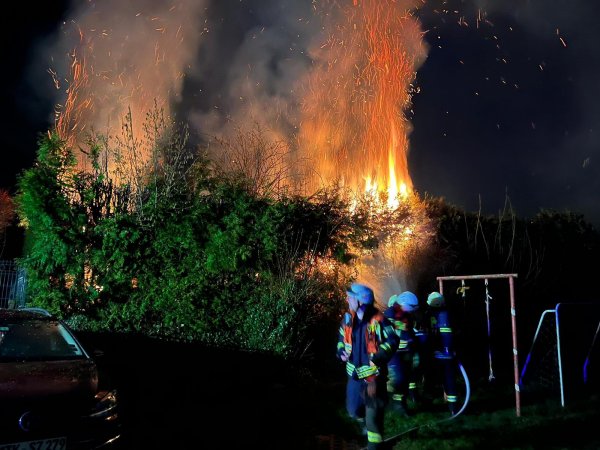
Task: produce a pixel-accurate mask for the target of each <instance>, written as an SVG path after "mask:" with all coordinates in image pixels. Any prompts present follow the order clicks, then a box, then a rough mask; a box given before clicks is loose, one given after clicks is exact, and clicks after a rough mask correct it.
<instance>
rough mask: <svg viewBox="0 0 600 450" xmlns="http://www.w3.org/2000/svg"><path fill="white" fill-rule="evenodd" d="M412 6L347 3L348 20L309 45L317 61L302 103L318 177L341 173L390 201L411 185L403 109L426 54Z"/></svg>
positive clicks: (373, 0) (355, 186)
mask: <svg viewBox="0 0 600 450" xmlns="http://www.w3.org/2000/svg"><path fill="white" fill-rule="evenodd" d="M416 6H417V5H416V2H413V1H408V0H407V1H404V2H399V1H395V0H364V1H362V2H360V3H359V2H358V1H356V0H355V1H354V2H353V6H349V7H346V8H344V9H343V14H344V16H345V17H346V18H347V23H346V24H345V25H336V26H335V27H331V29H334V30H335V32H334V34H332V35H330V36H329V37H328V39H327V41H326V42H325V43H323V44H322V45H321V46H320V47H319V48H318V49H315V50H314V52H313V53H314V56H315V59H316V60H317V61H319V62H320V65H319V66H318V67H317V69H316V70H315V71H314V73H313V74H312V75H311V76H310V79H309V80H308V85H309V86H310V88H309V90H308V93H307V96H306V97H305V101H304V103H303V121H302V127H301V130H300V137H299V139H300V146H301V148H302V150H303V151H304V152H306V154H307V157H309V158H310V157H311V155H320V156H319V157H318V161H317V167H318V169H317V171H318V175H319V177H320V178H319V179H318V180H316V181H315V182H316V183H318V184H327V183H331V182H332V181H335V180H338V181H341V182H342V183H343V184H344V185H346V186H347V187H349V188H351V189H352V190H353V191H354V192H355V193H359V192H362V191H363V190H364V191H366V192H368V193H371V194H373V195H375V194H376V195H377V196H379V195H380V194H382V193H387V197H388V199H387V205H388V207H390V208H395V207H397V206H398V201H399V198H400V197H402V196H406V195H408V193H409V192H410V191H411V190H412V180H411V178H410V175H409V173H408V165H407V153H408V147H409V141H408V134H409V132H410V124H409V122H408V120H406V118H405V115H404V112H405V111H406V110H407V109H408V107H409V105H410V103H411V95H412V89H413V88H412V84H413V82H414V80H415V74H416V69H417V67H418V65H419V64H420V63H421V62H422V61H423V60H424V58H425V55H426V48H425V44H424V42H423V39H422V32H421V30H420V24H419V22H418V21H417V19H416V18H415V17H414V16H413V15H412V13H411V11H412V10H413V9H414V8H415V7H416ZM324 16H325V21H326V22H327V21H328V20H335V19H329V17H332V16H333V14H325V15H324ZM326 26H327V24H326ZM363 182H364V184H363ZM313 187H314V188H316V187H318V186H313Z"/></svg>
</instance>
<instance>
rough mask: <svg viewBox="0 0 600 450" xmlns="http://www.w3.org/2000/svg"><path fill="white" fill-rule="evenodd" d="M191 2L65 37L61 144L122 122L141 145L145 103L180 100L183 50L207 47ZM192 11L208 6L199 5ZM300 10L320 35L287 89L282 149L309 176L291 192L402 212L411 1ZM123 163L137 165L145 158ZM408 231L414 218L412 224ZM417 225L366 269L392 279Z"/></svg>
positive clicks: (329, 3) (88, 19) (97, 15)
mask: <svg viewBox="0 0 600 450" xmlns="http://www.w3.org/2000/svg"><path fill="white" fill-rule="evenodd" d="M193 3H194V2H183V3H180V4H177V6H174V7H171V8H169V9H168V10H165V11H163V12H162V15H150V14H142V13H140V12H135V11H133V10H127V11H121V14H120V15H119V18H118V19H114V20H119V21H125V26H123V27H120V28H118V27H117V26H114V28H108V27H103V25H102V23H98V24H96V23H94V20H98V21H100V22H102V21H104V22H106V23H113V22H111V20H110V19H111V17H112V16H111V17H109V18H108V19H107V17H104V16H103V14H106V10H108V9H110V8H109V7H107V8H104V9H103V10H102V12H101V11H100V8H98V9H97V11H96V12H94V13H93V14H90V15H89V16H87V15H84V16H82V20H83V21H84V22H81V21H79V22H77V23H76V26H74V27H71V30H76V32H75V33H74V34H75V35H76V36H77V38H78V40H77V44H76V48H75V49H74V50H73V51H72V52H71V53H70V54H69V61H70V71H69V75H68V76H67V77H66V78H67V81H68V82H67V83H66V86H67V88H66V90H65V94H66V96H65V100H64V102H63V104H62V106H61V107H60V109H59V110H58V112H57V119H56V128H57V130H58V131H59V133H60V135H61V137H62V138H63V139H65V140H67V141H68V142H70V143H71V144H81V143H82V141H83V139H84V133H85V132H86V131H90V130H92V129H93V130H95V131H98V132H101V133H107V134H109V135H113V136H114V135H115V134H118V132H119V130H120V128H121V123H120V121H122V120H123V117H124V116H125V115H126V113H127V112H128V111H129V113H130V117H132V116H133V118H134V120H133V122H132V124H130V128H128V129H127V131H128V133H130V134H131V138H132V140H133V141H134V142H137V141H138V140H140V141H141V140H143V136H142V134H143V130H142V129H141V124H142V122H143V118H144V116H145V114H147V112H148V110H150V109H151V107H152V104H153V102H157V101H158V102H159V106H160V107H162V108H165V109H167V112H168V108H169V101H173V100H174V99H175V100H176V99H178V96H179V95H180V92H181V89H182V83H183V78H184V77H185V75H184V72H185V71H186V70H187V69H188V68H189V67H190V66H191V64H192V62H193V61H192V58H193V55H194V51H193V49H194V48H195V47H194V45H191V46H185V45H184V44H183V43H184V42H187V43H188V44H189V42H190V41H192V42H200V41H202V40H203V39H204V38H206V39H208V31H209V28H210V27H209V25H205V26H204V27H200V29H201V31H200V32H199V31H198V27H197V24H195V23H193V21H192V18H193V17H194V16H195V14H192V13H191V12H190V13H189V14H188V12H187V11H186V8H187V7H189V8H193V7H194V6H192V4H193ZM199 3H200V4H201V5H206V4H209V2H208V0H206V1H204V2H199ZM312 4H313V7H314V12H315V14H316V16H317V18H318V19H319V20H320V22H321V23H322V30H325V31H324V32H323V33H321V34H320V35H319V37H320V40H318V42H314V41H313V42H312V43H311V45H309V47H308V49H307V54H308V56H309V57H310V60H311V64H310V68H309V69H308V70H306V71H303V72H302V73H299V74H298V79H297V80H295V83H294V87H293V89H292V91H293V92H294V93H295V94H294V95H295V96H297V98H296V99H295V103H294V104H295V105H297V106H298V110H299V111H297V112H295V113H294V114H291V115H290V116H291V117H292V116H293V117H294V118H295V119H296V121H295V124H294V129H295V131H294V132H293V136H291V135H288V136H286V140H287V142H293V143H294V144H290V147H294V149H295V150H296V153H297V154H299V155H300V156H301V157H302V159H303V160H305V161H310V165H311V168H312V169H313V170H312V171H311V172H310V173H309V172H306V171H303V172H302V173H301V174H296V178H297V179H298V178H302V182H301V185H302V187H303V191H313V192H314V191H315V190H317V189H318V188H320V187H322V186H324V185H331V184H333V183H339V184H341V185H342V186H344V187H346V188H348V189H349V190H350V191H352V192H354V194H355V195H356V197H357V198H358V197H360V196H363V195H365V194H366V196H367V197H370V198H371V200H372V204H374V205H375V211H374V212H376V211H379V212H384V210H387V211H394V210H396V209H397V208H399V206H400V205H401V203H402V202H403V201H409V200H410V199H413V203H414V199H415V197H414V196H412V195H411V194H412V193H413V184H412V180H411V177H410V174H409V171H408V163H407V154H408V150H409V134H410V131H411V124H410V122H409V120H408V119H407V117H406V113H407V111H408V110H409V109H410V106H411V97H412V94H413V92H414V81H415V76H416V71H417V69H418V67H419V66H420V64H421V63H422V62H423V61H424V60H425V58H426V55H427V48H426V44H425V43H424V40H423V32H422V30H421V26H420V23H419V21H418V20H417V19H416V18H415V16H414V14H413V12H414V10H415V8H418V7H419V6H420V5H421V1H420V0H353V1H350V0H345V1H344V2H338V1H335V0H323V1H321V2H318V1H313V2H312ZM115 5H120V3H115ZM115 7H116V6H115ZM119 7H120V6H119ZM195 7H196V8H199V7H198V6H197V5H196V6H195ZM196 13H198V11H196ZM109 14H111V13H109ZM113 15H114V13H113ZM179 21H181V24H179V23H178V22H179ZM306 22H307V23H308V22H309V20H306ZM73 23H75V22H73ZM194 26H195V27H194ZM119 33H121V34H119ZM190 35H191V37H190ZM196 45H199V44H196ZM257 72H258V71H257ZM253 75H254V73H253V72H252V70H251V69H248V74H247V76H246V77H239V83H240V87H238V88H237V89H235V88H231V86H230V90H231V91H232V92H237V91H240V92H245V91H244V89H245V88H244V86H242V85H243V84H244V83H248V84H249V85H254V86H261V83H260V80H258V82H257V81H255V80H250V81H249V80H248V79H249V78H251V77H252V76H253ZM55 82H56V85H57V87H60V84H61V83H60V77H58V76H55ZM240 99H241V100H243V101H246V99H245V98H244V99H242V97H241V96H240ZM249 103H252V102H251V101H250V102H249ZM255 103H260V101H259V100H258V99H256V102H255ZM254 107H256V105H254ZM263 107H264V108H263V109H264V110H269V109H275V108H276V107H275V106H273V105H270V104H265V105H263ZM215 108H216V107H215ZM216 109H218V108H216ZM236 117H244V114H243V113H237V114H236ZM244 119H245V120H246V121H247V122H250V121H251V120H252V119H253V118H252V117H251V116H250V115H247V117H244ZM209 123H210V121H209ZM238 125H239V126H244V125H248V123H247V124H243V123H241V124H238ZM269 125H271V126H272V124H269ZM202 131H203V132H204V131H205V130H202ZM215 134H216V133H215ZM276 134H277V135H278V136H281V135H282V134H283V133H282V132H278V133H276ZM135 147H136V150H137V151H139V150H141V149H143V146H137V145H135ZM135 156H136V157H137V158H140V159H141V160H143V159H144V158H148V156H149V155H148V154H138V155H135ZM413 206H414V205H413ZM414 220H415V221H423V220H424V218H423V216H422V215H419V216H418V217H417V216H415V218H414ZM420 225H423V223H422V222H421V224H419V223H417V222H415V223H413V224H411V225H406V224H403V225H402V227H401V229H400V230H393V232H390V236H393V237H394V239H393V241H394V242H391V241H390V240H389V239H388V240H387V241H386V242H385V243H383V244H382V249H383V250H382V253H381V254H380V255H379V256H377V258H380V259H381V258H384V259H386V260H388V261H391V264H392V266H394V267H396V268H397V265H398V259H397V257H396V256H397V253H398V249H399V248H400V246H402V245H404V244H403V242H404V241H407V240H409V239H410V241H411V242H416V240H415V239H414V236H415V235H419V234H421V235H424V233H421V231H420V230H419V226H420ZM394 226H395V225H394V224H390V227H392V228H393V227H394ZM398 237H399V239H397V238H398ZM382 242H383V241H382ZM371 269H372V267H371ZM371 269H370V271H371V272H373V270H371ZM386 270H387V269H386Z"/></svg>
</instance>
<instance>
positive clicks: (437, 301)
mask: <svg viewBox="0 0 600 450" xmlns="http://www.w3.org/2000/svg"><path fill="white" fill-rule="evenodd" d="M427 304H428V305H429V306H432V307H434V308H439V307H440V306H444V304H445V301H444V296H443V295H442V294H440V293H439V292H432V293H431V294H429V296H428V297H427Z"/></svg>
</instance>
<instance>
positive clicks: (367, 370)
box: [356, 366, 379, 379]
mask: <svg viewBox="0 0 600 450" xmlns="http://www.w3.org/2000/svg"><path fill="white" fill-rule="evenodd" d="M378 373H379V372H378V370H377V366H361V367H359V368H357V369H356V374H357V375H358V378H360V379H363V378H367V377H370V376H371V375H377V374H378Z"/></svg>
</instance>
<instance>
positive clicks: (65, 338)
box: [0, 319, 85, 361]
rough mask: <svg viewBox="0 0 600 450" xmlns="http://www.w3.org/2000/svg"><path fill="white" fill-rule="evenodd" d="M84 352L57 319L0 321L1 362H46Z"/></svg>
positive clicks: (70, 357) (76, 355) (68, 357)
mask: <svg viewBox="0 0 600 450" xmlns="http://www.w3.org/2000/svg"><path fill="white" fill-rule="evenodd" d="M83 357H85V354H84V352H83V349H82V348H81V347H80V346H79V344H78V343H77V341H76V340H75V339H74V338H73V336H72V335H71V334H70V333H69V331H68V330H67V329H66V328H65V327H64V326H63V325H62V324H61V323H60V322H59V321H57V320H37V319H28V320H14V321H1V320H0V361H47V360H61V359H77V358H83Z"/></svg>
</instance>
